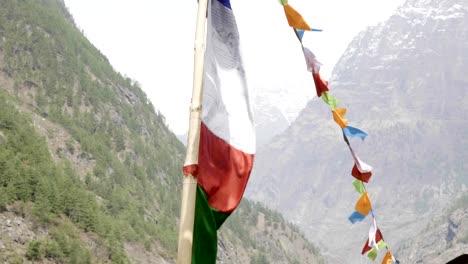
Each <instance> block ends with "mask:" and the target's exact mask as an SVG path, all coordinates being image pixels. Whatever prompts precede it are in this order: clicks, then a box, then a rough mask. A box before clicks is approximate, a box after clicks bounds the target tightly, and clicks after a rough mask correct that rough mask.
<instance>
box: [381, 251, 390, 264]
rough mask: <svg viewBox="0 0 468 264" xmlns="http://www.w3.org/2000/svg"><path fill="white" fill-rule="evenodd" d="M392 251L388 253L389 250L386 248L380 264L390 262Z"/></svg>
mask: <svg viewBox="0 0 468 264" xmlns="http://www.w3.org/2000/svg"><path fill="white" fill-rule="evenodd" d="M392 263H393V260H392V253H390V251H389V250H387V254H385V257H384V258H383V260H382V264H392Z"/></svg>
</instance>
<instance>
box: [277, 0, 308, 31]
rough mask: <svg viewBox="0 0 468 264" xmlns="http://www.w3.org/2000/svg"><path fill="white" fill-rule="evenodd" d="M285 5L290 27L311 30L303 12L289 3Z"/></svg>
mask: <svg viewBox="0 0 468 264" xmlns="http://www.w3.org/2000/svg"><path fill="white" fill-rule="evenodd" d="M283 7H284V13H286V18H287V19H288V24H289V26H290V27H292V28H295V29H302V30H308V31H310V27H309V25H307V23H306V22H305V20H304V18H303V17H302V16H301V14H299V13H298V12H297V11H296V10H295V9H294V8H292V6H290V5H288V4H286V5H284V6H283Z"/></svg>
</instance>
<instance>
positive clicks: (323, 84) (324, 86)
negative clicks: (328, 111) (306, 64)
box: [312, 67, 328, 97]
mask: <svg viewBox="0 0 468 264" xmlns="http://www.w3.org/2000/svg"><path fill="white" fill-rule="evenodd" d="M319 69H320V67H319ZM312 77H313V78H314V84H315V90H316V91H317V96H318V97H320V96H322V93H323V92H328V82H327V81H325V80H323V79H322V77H320V74H319V73H318V71H315V70H313V72H312Z"/></svg>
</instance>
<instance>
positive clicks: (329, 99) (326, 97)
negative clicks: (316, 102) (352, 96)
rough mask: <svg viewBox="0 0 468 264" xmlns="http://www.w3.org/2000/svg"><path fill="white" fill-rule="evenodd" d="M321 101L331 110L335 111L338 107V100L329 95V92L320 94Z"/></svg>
mask: <svg viewBox="0 0 468 264" xmlns="http://www.w3.org/2000/svg"><path fill="white" fill-rule="evenodd" d="M321 97H322V100H323V101H324V102H325V103H326V104H327V105H328V106H330V108H331V110H333V109H335V108H336V107H337V106H338V99H336V97H334V96H333V95H331V94H330V93H329V92H323V93H322V96H321Z"/></svg>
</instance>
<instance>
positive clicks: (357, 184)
mask: <svg viewBox="0 0 468 264" xmlns="http://www.w3.org/2000/svg"><path fill="white" fill-rule="evenodd" d="M353 185H354V189H356V192H358V193H359V194H360V195H363V194H364V193H365V192H366V188H365V187H364V184H363V183H362V181H360V180H354V181H353Z"/></svg>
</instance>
